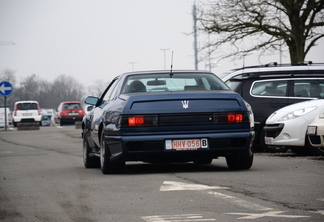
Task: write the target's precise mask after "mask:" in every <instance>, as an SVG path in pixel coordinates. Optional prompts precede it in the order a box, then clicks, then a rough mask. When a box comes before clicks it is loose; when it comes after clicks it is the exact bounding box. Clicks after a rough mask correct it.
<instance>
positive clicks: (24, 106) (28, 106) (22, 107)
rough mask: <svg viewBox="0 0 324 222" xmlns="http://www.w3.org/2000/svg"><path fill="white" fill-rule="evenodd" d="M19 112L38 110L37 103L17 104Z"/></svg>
mask: <svg viewBox="0 0 324 222" xmlns="http://www.w3.org/2000/svg"><path fill="white" fill-rule="evenodd" d="M17 109H18V110H31V109H37V103H18V104H17Z"/></svg>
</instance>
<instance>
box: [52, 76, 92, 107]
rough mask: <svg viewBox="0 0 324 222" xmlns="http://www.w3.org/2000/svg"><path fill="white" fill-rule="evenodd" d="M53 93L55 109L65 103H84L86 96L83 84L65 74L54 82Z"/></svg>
mask: <svg viewBox="0 0 324 222" xmlns="http://www.w3.org/2000/svg"><path fill="white" fill-rule="evenodd" d="M51 92H52V101H53V104H55V107H58V105H59V104H60V103H61V102H63V101H82V100H83V99H84V97H85V94H86V90H85V88H84V86H83V85H82V84H80V83H79V82H78V81H77V80H75V79H74V78H73V77H71V76H67V75H63V74H62V75H60V76H58V77H57V78H56V79H55V80H54V82H53V85H52V88H51Z"/></svg>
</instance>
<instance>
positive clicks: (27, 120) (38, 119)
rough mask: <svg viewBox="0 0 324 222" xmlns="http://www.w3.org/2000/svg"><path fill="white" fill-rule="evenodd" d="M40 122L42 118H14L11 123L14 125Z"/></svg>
mask: <svg viewBox="0 0 324 222" xmlns="http://www.w3.org/2000/svg"><path fill="white" fill-rule="evenodd" d="M41 120H42V116H14V117H13V121H14V122H15V123H20V122H40V121H41Z"/></svg>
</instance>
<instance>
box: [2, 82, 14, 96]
mask: <svg viewBox="0 0 324 222" xmlns="http://www.w3.org/2000/svg"><path fill="white" fill-rule="evenodd" d="M12 90H13V87H12V85H11V83H10V82H7V81H3V82H0V95H2V96H9V95H10V94H11V93H12Z"/></svg>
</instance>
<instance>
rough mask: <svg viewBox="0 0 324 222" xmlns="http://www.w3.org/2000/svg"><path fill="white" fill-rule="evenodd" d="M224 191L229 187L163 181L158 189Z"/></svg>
mask: <svg viewBox="0 0 324 222" xmlns="http://www.w3.org/2000/svg"><path fill="white" fill-rule="evenodd" d="M220 189H221V190H225V189H230V188H229V187H220V186H208V185H202V184H189V183H181V182H176V181H164V182H163V185H162V186H161V187H160V191H176V190H220Z"/></svg>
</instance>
